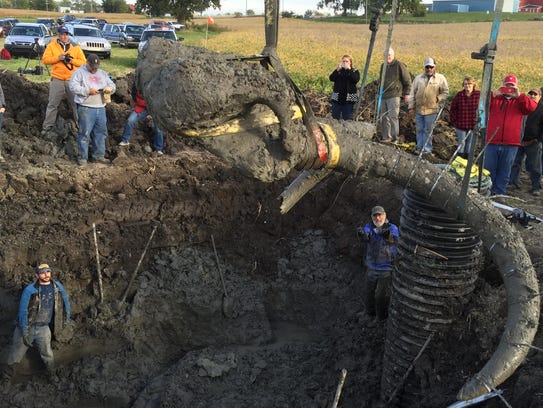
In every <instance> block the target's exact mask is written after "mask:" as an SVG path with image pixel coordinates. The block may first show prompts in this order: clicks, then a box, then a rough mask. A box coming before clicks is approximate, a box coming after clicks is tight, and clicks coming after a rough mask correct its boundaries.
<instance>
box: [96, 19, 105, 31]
mask: <svg viewBox="0 0 543 408" xmlns="http://www.w3.org/2000/svg"><path fill="white" fill-rule="evenodd" d="M106 24H107V21H106V20H104V19H103V18H99V19H98V28H99V29H100V30H102V29H103V28H104V26H105V25H106Z"/></svg>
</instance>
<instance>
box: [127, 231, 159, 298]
mask: <svg viewBox="0 0 543 408" xmlns="http://www.w3.org/2000/svg"><path fill="white" fill-rule="evenodd" d="M157 228H158V225H155V226H154V228H153V231H152V232H151V236H150V237H149V240H148V241H147V244H146V245H145V249H144V250H143V252H142V253H141V256H140V260H139V261H138V264H137V265H136V269H134V273H132V277H131V278H130V282H128V286H127V287H126V290H125V291H124V295H123V297H122V298H121V303H124V301H125V300H126V297H127V296H128V291H129V290H130V286H132V284H133V283H134V280H136V275H137V273H138V269H139V268H140V265H141V262H142V261H143V258H145V253H146V252H147V248H149V244H150V243H151V240H152V239H153V236H154V235H155V232H156V229H157Z"/></svg>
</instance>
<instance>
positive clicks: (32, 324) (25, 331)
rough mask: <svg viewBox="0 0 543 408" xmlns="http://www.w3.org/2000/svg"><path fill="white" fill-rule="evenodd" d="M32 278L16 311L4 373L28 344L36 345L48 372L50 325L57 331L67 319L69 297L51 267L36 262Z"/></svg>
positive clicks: (52, 363) (50, 362)
mask: <svg viewBox="0 0 543 408" xmlns="http://www.w3.org/2000/svg"><path fill="white" fill-rule="evenodd" d="M35 276H36V280H35V281H34V282H32V283H31V284H30V285H28V286H27V287H26V288H24V290H23V294H22V296H21V300H20V302H19V313H18V314H17V326H16V327H15V331H14V332H13V343H12V345H11V350H10V352H9V355H8V360H7V364H8V369H7V374H8V375H11V374H13V365H14V364H15V363H19V362H20V361H21V360H22V359H23V357H24V355H25V354H26V352H27V350H28V348H29V347H36V348H37V350H38V351H39V353H40V356H41V358H42V360H43V362H44V363H45V366H46V368H47V370H48V372H52V370H53V369H54V366H55V359H54V357H53V349H52V347H51V329H53V334H55V333H58V332H59V331H60V330H61V329H62V328H63V326H64V324H65V323H66V322H69V320H70V301H69V300H68V295H67V294H66V290H65V289H64V286H62V284H61V283H60V282H58V281H56V280H53V279H51V268H50V267H49V265H47V264H40V265H38V266H37V267H36V269H35Z"/></svg>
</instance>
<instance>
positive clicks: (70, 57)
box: [41, 26, 85, 136]
mask: <svg viewBox="0 0 543 408" xmlns="http://www.w3.org/2000/svg"><path fill="white" fill-rule="evenodd" d="M42 62H43V63H44V64H46V65H51V66H52V71H51V82H50V83H49V102H48V103H47V109H46V110H45V120H44V121H43V125H42V131H41V134H42V136H43V135H45V134H47V132H48V131H50V130H51V129H53V128H54V127H55V122H56V121H57V113H58V106H59V105H60V103H61V102H62V99H64V98H65V97H66V98H67V99H68V103H69V105H70V107H71V108H72V112H73V115H74V116H73V117H74V120H75V122H76V123H77V110H76V106H75V102H74V94H73V93H72V92H71V91H70V88H69V86H68V84H69V82H70V78H71V77H72V74H73V73H74V72H75V70H76V69H77V68H78V67H80V66H81V65H83V64H84V63H85V54H83V50H81V47H80V46H79V45H77V44H76V45H74V44H72V43H71V42H70V33H69V32H68V29H67V28H66V27H64V26H62V27H59V28H58V39H57V40H56V41H52V42H51V44H49V45H48V46H47V48H46V49H45V51H44V52H43V56H42Z"/></svg>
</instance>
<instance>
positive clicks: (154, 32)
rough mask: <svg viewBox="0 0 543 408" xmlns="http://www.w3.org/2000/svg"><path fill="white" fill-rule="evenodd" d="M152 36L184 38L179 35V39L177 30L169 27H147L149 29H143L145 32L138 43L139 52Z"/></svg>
mask: <svg viewBox="0 0 543 408" xmlns="http://www.w3.org/2000/svg"><path fill="white" fill-rule="evenodd" d="M151 37H160V38H165V39H167V40H171V41H183V40H184V38H183V37H179V39H178V38H177V36H176V35H175V31H173V30H170V29H169V28H168V29H156V28H155V29H147V30H145V31H143V33H142V34H141V40H140V43H139V45H138V52H141V50H142V49H143V47H145V45H146V44H147V41H148V40H149V38H151Z"/></svg>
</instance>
